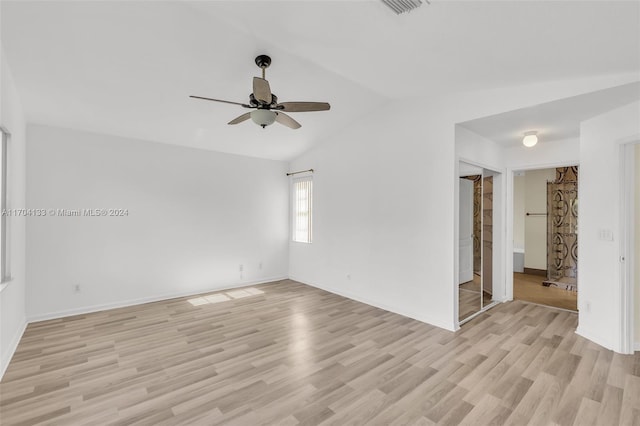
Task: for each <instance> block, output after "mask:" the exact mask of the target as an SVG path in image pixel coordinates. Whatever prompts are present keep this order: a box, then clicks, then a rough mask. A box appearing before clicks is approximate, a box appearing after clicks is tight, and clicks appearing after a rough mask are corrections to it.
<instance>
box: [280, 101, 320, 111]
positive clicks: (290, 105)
mask: <svg viewBox="0 0 640 426" xmlns="http://www.w3.org/2000/svg"><path fill="white" fill-rule="evenodd" d="M277 109H279V110H282V111H287V112H309V111H328V110H329V109H331V105H329V104H328V103H326V102H282V103H281V104H278V106H277Z"/></svg>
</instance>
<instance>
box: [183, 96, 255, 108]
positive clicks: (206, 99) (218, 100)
mask: <svg viewBox="0 0 640 426" xmlns="http://www.w3.org/2000/svg"><path fill="white" fill-rule="evenodd" d="M189 97H190V98H193V99H203V100H205V101H214V102H222V103H225V104H232V105H240V106H241V107H245V108H253V107H252V106H251V105H247V104H241V103H240V102H231V101H223V100H222V99H213V98H204V97H202V96H194V95H191V96H189Z"/></svg>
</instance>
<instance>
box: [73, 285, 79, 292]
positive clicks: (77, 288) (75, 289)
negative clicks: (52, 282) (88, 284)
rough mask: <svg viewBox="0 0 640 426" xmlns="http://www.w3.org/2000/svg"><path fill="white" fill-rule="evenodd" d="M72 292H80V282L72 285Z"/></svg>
mask: <svg viewBox="0 0 640 426" xmlns="http://www.w3.org/2000/svg"><path fill="white" fill-rule="evenodd" d="M73 292H74V293H80V284H74V285H73Z"/></svg>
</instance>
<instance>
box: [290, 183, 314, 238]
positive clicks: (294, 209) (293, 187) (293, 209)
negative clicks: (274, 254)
mask: <svg viewBox="0 0 640 426" xmlns="http://www.w3.org/2000/svg"><path fill="white" fill-rule="evenodd" d="M298 182H310V183H311V186H310V191H309V192H310V198H311V200H310V202H309V230H308V232H307V237H308V240H307V241H301V240H297V239H296V237H297V217H298V214H297V213H298V211H297V206H296V200H297V188H296V186H297V185H296V184H297V183H298ZM290 212H291V242H294V243H300V244H311V243H313V175H311V174H309V175H305V176H300V177H294V178H292V179H291V209H290Z"/></svg>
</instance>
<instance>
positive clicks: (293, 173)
mask: <svg viewBox="0 0 640 426" xmlns="http://www.w3.org/2000/svg"><path fill="white" fill-rule="evenodd" d="M307 172H311V173H313V169H309V170H300V171H299V172H291V173H287V176H291V175H297V174H298V173H307Z"/></svg>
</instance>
